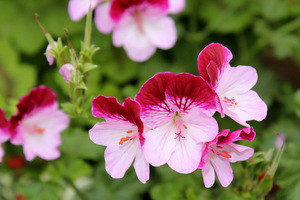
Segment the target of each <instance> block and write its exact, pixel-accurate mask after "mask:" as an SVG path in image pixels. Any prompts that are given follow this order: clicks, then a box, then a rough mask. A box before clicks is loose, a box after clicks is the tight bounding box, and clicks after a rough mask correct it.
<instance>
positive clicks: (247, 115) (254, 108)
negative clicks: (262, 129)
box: [221, 90, 268, 126]
mask: <svg viewBox="0 0 300 200" xmlns="http://www.w3.org/2000/svg"><path fill="white" fill-rule="evenodd" d="M229 99H234V101H235V102H236V105H232V104H231V103H229V104H226V103H225V102H224V101H222V100H221V103H222V107H223V112H224V113H225V114H226V115H227V116H229V117H231V118H232V119H233V120H235V121H236V122H238V123H239V124H241V125H243V126H249V125H248V124H247V121H249V120H256V121H262V120H263V119H265V118H266V116H267V110H268V108H267V105H266V104H265V102H264V101H263V100H262V99H261V98H260V97H259V96H258V94H257V93H256V92H254V91H252V90H250V91H248V92H246V93H244V94H242V95H236V96H234V97H229Z"/></svg>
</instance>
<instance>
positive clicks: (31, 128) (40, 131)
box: [25, 125, 45, 134]
mask: <svg viewBox="0 0 300 200" xmlns="http://www.w3.org/2000/svg"><path fill="white" fill-rule="evenodd" d="M25 130H26V132H27V133H37V134H43V133H44V132H45V129H44V128H41V127H38V126H37V125H34V126H25Z"/></svg>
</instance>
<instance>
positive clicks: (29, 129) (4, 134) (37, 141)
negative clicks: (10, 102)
mask: <svg viewBox="0 0 300 200" xmlns="http://www.w3.org/2000/svg"><path fill="white" fill-rule="evenodd" d="M68 124H69V117H68V116H67V115H66V114H65V113H63V112H62V111H60V110H59V109H58V103H57V101H56V94H55V93H54V92H53V91H52V90H50V89H49V88H47V87H45V86H38V87H36V88H34V89H32V90H31V91H30V93H29V94H28V95H26V96H23V97H22V98H21V99H20V101H19V103H18V104H17V113H16V114H15V115H13V116H11V118H10V120H9V121H8V120H6V118H5V115H4V112H3V111H2V110H1V109H0V143H3V142H5V141H7V140H8V139H9V138H10V142H11V143H12V144H14V145H23V151H24V154H25V159H26V160H28V161H31V160H33V159H34V158H35V157H36V156H38V157H40V158H42V159H45V160H52V159H56V158H58V157H59V156H60V152H59V150H58V149H57V147H58V146H59V145H60V143H61V140H60V132H61V131H63V130H64V129H65V128H67V126H68ZM2 156H3V150H2V148H0V161H1V159H2Z"/></svg>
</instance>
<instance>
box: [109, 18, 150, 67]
mask: <svg viewBox="0 0 300 200" xmlns="http://www.w3.org/2000/svg"><path fill="white" fill-rule="evenodd" d="M113 44H114V46H117V47H118V46H122V45H123V46H124V49H125V51H126V52H127V55H128V56H129V57H130V59H132V60H134V61H137V62H142V61H145V60H147V59H148V58H150V57H151V56H152V55H153V54H154V52H155V51H156V47H155V46H154V45H153V44H152V43H151V41H150V39H149V38H148V36H147V35H146V34H145V33H144V32H143V31H141V30H140V29H139V26H138V24H137V23H135V21H134V19H133V17H132V16H131V15H129V14H127V15H124V17H123V18H122V19H121V21H120V22H119V23H118V25H117V26H116V27H115V29H114V32H113Z"/></svg>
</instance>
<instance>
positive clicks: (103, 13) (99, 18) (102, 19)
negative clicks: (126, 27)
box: [94, 2, 115, 34]
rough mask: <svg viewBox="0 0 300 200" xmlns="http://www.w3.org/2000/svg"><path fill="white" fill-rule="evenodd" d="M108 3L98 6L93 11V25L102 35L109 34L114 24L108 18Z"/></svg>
mask: <svg viewBox="0 0 300 200" xmlns="http://www.w3.org/2000/svg"><path fill="white" fill-rule="evenodd" d="M110 5H111V4H110V3H109V2H108V3H103V4H102V5H99V6H98V7H97V8H96V9H95V18H94V20H95V24H96V27H97V29H98V30H99V31H100V32H101V33H104V34H108V33H110V32H111V31H112V30H113V29H114V27H115V23H114V22H113V20H112V19H111V17H110V14H109V9H110Z"/></svg>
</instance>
